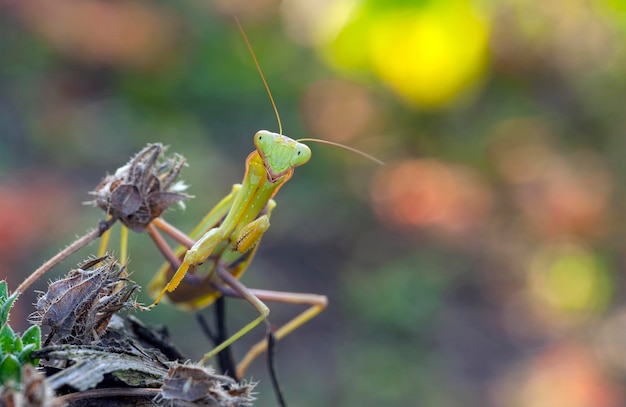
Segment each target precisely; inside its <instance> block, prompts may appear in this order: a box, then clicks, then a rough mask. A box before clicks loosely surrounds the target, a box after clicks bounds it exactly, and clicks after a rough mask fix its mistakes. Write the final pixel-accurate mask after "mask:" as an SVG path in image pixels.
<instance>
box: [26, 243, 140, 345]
mask: <svg viewBox="0 0 626 407" xmlns="http://www.w3.org/2000/svg"><path fill="white" fill-rule="evenodd" d="M128 283H129V280H128V279H127V278H126V275H125V271H124V267H122V266H120V265H119V264H118V263H117V262H116V261H115V260H114V259H113V258H112V257H110V256H108V255H107V256H104V257H100V258H97V259H93V260H90V261H88V262H86V263H84V264H82V265H79V268H78V269H76V270H72V271H70V272H69V273H68V275H67V276H66V277H65V278H61V279H59V280H57V281H55V282H53V283H51V284H50V286H49V287H48V291H47V292H46V293H44V294H43V295H41V296H40V297H39V298H38V300H37V304H36V308H37V310H36V311H35V313H34V314H33V315H32V319H33V322H35V323H38V324H40V325H42V326H48V327H50V329H51V332H50V334H49V336H48V338H47V339H46V343H49V342H50V341H51V340H52V338H53V337H54V336H58V337H59V340H60V341H61V343H71V344H85V343H90V342H91V341H93V340H94V339H96V338H98V337H100V335H101V334H102V333H103V332H104V330H105V329H106V327H107V325H108V324H109V321H110V320H111V317H112V316H113V314H114V313H115V312H117V311H118V310H119V309H121V308H123V307H125V306H132V304H134V303H129V302H128V299H129V298H130V296H131V295H132V294H133V292H134V291H135V290H136V289H137V288H138V287H137V286H132V287H128Z"/></svg>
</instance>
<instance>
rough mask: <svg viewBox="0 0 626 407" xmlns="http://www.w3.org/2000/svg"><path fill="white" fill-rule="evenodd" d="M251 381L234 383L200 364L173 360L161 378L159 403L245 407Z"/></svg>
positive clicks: (250, 391) (249, 404)
mask: <svg viewBox="0 0 626 407" xmlns="http://www.w3.org/2000/svg"><path fill="white" fill-rule="evenodd" d="M254 386H255V384H253V383H241V384H240V383H237V382H236V381H234V380H233V379H231V378H230V377H228V376H221V375H217V374H215V372H214V371H213V369H211V368H208V367H204V366H201V365H189V364H186V365H181V364H179V363H174V364H173V365H172V366H171V367H170V369H169V371H168V372H167V377H166V378H165V379H164V380H163V386H162V387H161V394H160V395H159V396H158V398H159V400H158V401H159V404H160V405H166V404H168V403H169V404H170V405H194V406H220V407H222V406H223V407H248V406H251V405H252V401H254V397H253V396H252V390H253V389H254Z"/></svg>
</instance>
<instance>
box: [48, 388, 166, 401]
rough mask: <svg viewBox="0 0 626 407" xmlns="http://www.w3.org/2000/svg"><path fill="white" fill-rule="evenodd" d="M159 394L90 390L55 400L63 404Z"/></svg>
mask: <svg viewBox="0 0 626 407" xmlns="http://www.w3.org/2000/svg"><path fill="white" fill-rule="evenodd" d="M160 392H161V389H151V388H143V389H129V388H108V389H92V390H85V391H81V392H79V393H70V394H66V395H64V396H59V397H57V400H59V401H61V402H64V403H72V402H75V401H79V400H86V399H94V398H101V397H120V396H122V397H151V398H152V397H154V396H156V395H157V394H159V393H160Z"/></svg>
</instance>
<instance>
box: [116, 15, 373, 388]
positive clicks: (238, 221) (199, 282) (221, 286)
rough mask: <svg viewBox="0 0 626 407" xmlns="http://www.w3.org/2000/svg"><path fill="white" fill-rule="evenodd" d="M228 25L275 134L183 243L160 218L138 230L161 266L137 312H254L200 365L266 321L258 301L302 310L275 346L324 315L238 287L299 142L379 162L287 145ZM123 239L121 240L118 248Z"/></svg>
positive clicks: (306, 155)
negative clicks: (222, 304)
mask: <svg viewBox="0 0 626 407" xmlns="http://www.w3.org/2000/svg"><path fill="white" fill-rule="evenodd" d="M236 22H237V25H238V26H239V28H240V31H241V32H242V34H243V37H244V40H245V42H246V44H247V46H248V48H249V50H250V52H251V54H252V56H253V59H254V62H255V64H256V65H257V69H258V71H259V73H260V75H261V78H262V80H263V83H264V85H265V87H266V90H267V92H268V95H269V97H270V101H271V103H272V106H273V107H274V111H275V113H276V116H277V118H278V123H279V129H280V130H279V133H273V132H270V131H267V130H261V131H258V132H257V133H256V134H255V135H254V139H253V141H254V145H255V150H254V151H253V152H252V153H250V154H249V155H248V157H247V159H246V161H245V168H246V169H245V175H244V177H243V181H242V182H241V184H235V185H233V187H232V190H231V192H230V193H229V194H228V195H227V196H226V197H225V198H223V199H222V200H221V201H220V202H219V203H218V204H217V205H216V206H215V207H214V208H213V209H212V210H211V211H210V212H209V213H208V214H207V215H206V216H205V217H204V219H203V220H202V221H201V222H200V224H199V225H198V226H197V227H196V228H195V229H194V230H193V231H192V232H191V233H190V236H187V235H186V234H184V233H182V232H180V231H179V230H178V229H176V228H175V227H174V226H173V225H170V224H169V223H167V222H166V221H165V220H164V219H162V218H161V217H156V218H155V219H153V220H152V221H151V222H150V223H149V224H148V225H147V226H146V231H147V233H148V234H149V236H150V237H151V238H152V239H153V240H154V242H155V244H156V245H157V247H158V248H159V249H160V251H161V252H162V253H163V255H164V256H165V258H166V259H167V262H166V263H165V264H164V265H163V266H162V267H161V269H160V270H159V272H158V273H157V275H156V276H155V278H154V279H153V280H152V281H151V282H150V284H149V292H150V293H151V294H152V295H153V296H155V300H154V302H153V303H152V304H151V305H149V306H147V307H143V308H144V309H146V310H149V309H152V308H154V307H155V306H156V305H158V304H159V302H160V301H161V300H162V299H163V297H164V296H165V295H167V296H168V298H169V300H170V301H171V302H172V303H174V304H176V305H177V306H179V307H181V308H185V309H188V310H198V309H202V308H204V307H207V306H209V305H210V304H212V303H213V302H214V301H215V300H216V299H217V298H219V297H220V296H230V297H237V298H243V299H245V300H246V301H248V302H249V303H250V304H251V305H252V306H253V307H254V308H255V310H256V311H257V312H258V316H257V317H256V318H255V319H253V320H252V321H251V322H249V323H248V324H246V325H245V326H243V327H242V328H240V329H239V330H238V331H236V332H235V333H234V334H233V335H232V336H230V337H229V338H227V339H226V340H224V341H223V342H222V343H220V344H219V345H217V346H216V347H215V348H213V349H212V350H210V351H209V352H207V353H206V354H205V355H204V356H203V358H202V360H201V362H202V363H206V362H207V361H208V360H209V359H211V358H212V357H213V356H215V355H217V354H218V353H219V352H221V351H222V350H224V349H226V348H227V347H228V346H229V345H231V344H232V343H233V342H235V341H236V340H238V339H239V338H241V337H242V336H244V335H245V334H246V333H248V332H249V331H251V330H252V329H254V328H255V327H256V326H258V325H259V324H261V323H262V322H263V321H266V320H267V317H268V315H269V312H270V310H269V308H268V306H267V305H266V304H265V302H281V303H289V304H300V305H306V306H307V308H306V309H305V310H304V311H302V312H301V313H299V314H298V315H296V316H295V317H294V318H292V319H291V320H290V321H288V322H287V323H286V324H284V325H283V326H281V327H280V328H278V329H277V330H276V331H275V332H274V333H273V335H274V338H275V339H276V340H279V339H281V338H283V337H285V336H286V335H288V334H289V333H291V332H292V331H294V330H295V329H297V328H298V327H300V326H302V325H303V324H305V323H306V322H307V321H309V320H310V319H312V318H313V317H315V316H316V315H318V314H319V313H320V312H322V311H323V310H324V308H326V305H327V303H328V299H327V297H326V296H324V295H318V294H308V293H293V292H279V291H270V290H257V289H252V288H248V287H246V286H245V285H244V284H242V283H241V282H240V281H239V278H240V277H241V275H242V274H243V273H244V272H245V271H246V269H247V268H248V266H249V265H250V262H251V261H252V259H253V258H254V256H255V254H256V250H257V248H258V246H259V242H260V241H261V238H262V237H263V235H264V234H265V233H266V232H267V230H268V229H269V226H270V217H271V214H272V212H273V210H274V209H275V207H276V202H275V201H274V200H273V198H274V196H275V195H276V193H277V192H278V191H279V189H280V188H281V187H282V186H283V185H284V184H285V183H286V182H287V181H288V180H289V179H291V177H292V175H293V173H294V169H295V168H296V167H299V166H301V165H304V164H306V163H307V162H308V161H309V160H310V158H311V150H310V149H309V147H308V146H307V145H305V144H303V143H302V141H316V142H322V143H326V144H331V145H335V146H340V147H343V148H346V149H348V150H350V151H354V152H357V153H358V154H361V155H364V156H365V157H367V158H370V159H372V160H374V161H376V162H379V163H380V161H378V160H377V159H375V158H373V157H371V156H369V155H367V154H365V153H362V152H360V151H358V150H355V149H352V148H350V147H345V146H341V145H339V144H336V143H333V142H328V141H323V140H316V139H300V140H293V139H291V138H289V137H286V136H284V135H282V126H281V124H280V118H279V116H278V110H277V108H276V105H275V103H274V100H273V98H272V95H271V92H270V90H269V86H268V85H267V82H266V80H265V78H264V76H263V72H262V71H261V69H260V66H259V64H258V61H257V60H256V57H255V56H254V51H253V50H252V47H251V45H250V43H249V41H248V38H247V36H246V34H245V32H244V31H243V29H242V28H241V25H240V24H239V22H238V21H236ZM160 232H163V233H165V234H167V235H169V236H170V237H172V238H173V239H174V240H176V241H177V242H178V243H179V244H181V246H180V247H179V248H178V249H176V250H175V251H172V250H171V248H170V247H169V246H168V244H167V243H166V242H165V240H164V239H163V237H162V236H161V234H160ZM123 233H124V232H123ZM125 239H126V237H125V234H123V236H122V241H125ZM124 256H125V254H124ZM267 347H268V345H267V341H265V340H264V341H260V342H258V343H257V344H256V345H254V346H253V347H252V348H251V349H250V350H249V351H248V353H247V354H246V355H245V356H244V358H243V359H242V360H241V361H240V363H239V364H238V366H237V371H236V376H237V377H239V378H241V377H243V374H244V372H245V370H246V369H247V368H248V366H249V365H250V363H251V362H252V361H253V360H254V359H255V358H256V357H257V356H259V355H260V354H261V353H263V352H264V351H265V350H266V349H267Z"/></svg>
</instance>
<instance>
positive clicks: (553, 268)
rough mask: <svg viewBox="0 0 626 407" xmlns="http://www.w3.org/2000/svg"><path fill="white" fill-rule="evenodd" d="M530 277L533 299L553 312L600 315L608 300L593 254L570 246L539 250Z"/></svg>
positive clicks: (603, 275)
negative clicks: (598, 313) (595, 313)
mask: <svg viewBox="0 0 626 407" xmlns="http://www.w3.org/2000/svg"><path fill="white" fill-rule="evenodd" d="M529 277H530V278H529V283H530V290H531V292H532V294H533V296H534V297H535V298H536V299H538V300H540V301H541V302H543V303H544V304H547V305H549V306H551V307H552V308H553V309H555V310H560V311H568V312H583V313H587V312H594V311H600V310H602V309H604V308H605V307H606V305H607V304H608V301H609V299H610V296H611V284H610V281H609V276H608V272H607V270H606V268H605V267H604V265H603V264H602V263H601V262H600V261H599V259H598V258H597V256H596V255H595V254H594V253H593V252H591V251H589V250H588V249H587V248H585V247H583V246H581V245H578V244H575V243H573V242H567V243H557V244H555V245H550V246H547V247H545V248H543V249H542V250H540V251H539V252H538V253H537V254H536V256H535V258H534V260H533V264H532V266H531V269H530V274H529Z"/></svg>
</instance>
